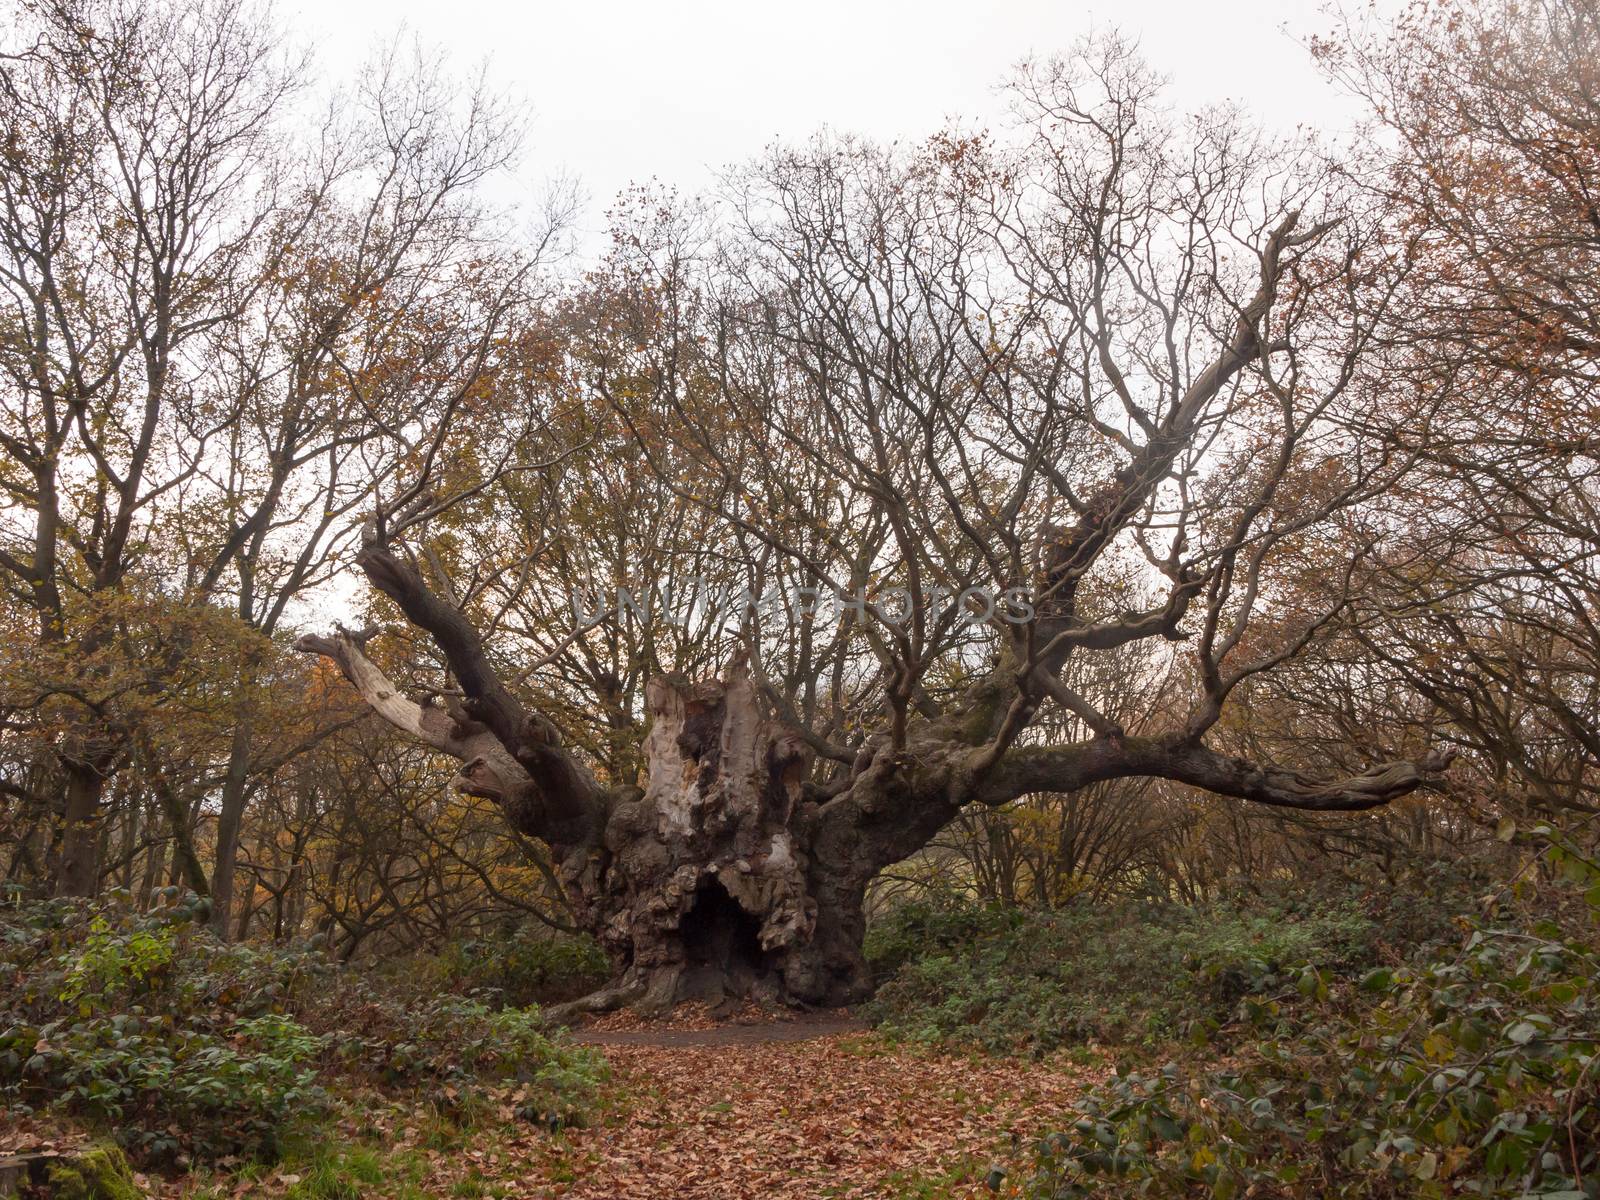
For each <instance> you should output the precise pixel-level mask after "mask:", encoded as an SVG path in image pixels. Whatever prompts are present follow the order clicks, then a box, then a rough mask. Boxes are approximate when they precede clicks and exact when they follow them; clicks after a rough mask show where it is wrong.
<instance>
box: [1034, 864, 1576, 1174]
mask: <svg viewBox="0 0 1600 1200" xmlns="http://www.w3.org/2000/svg"><path fill="white" fill-rule="evenodd" d="M1549 858H1550V861H1551V863H1552V864H1553V865H1556V866H1558V867H1559V868H1560V869H1561V870H1562V871H1563V872H1564V873H1565V874H1566V875H1567V876H1568V878H1569V879H1571V880H1572V881H1573V882H1576V883H1578V884H1579V885H1580V887H1581V888H1582V889H1587V901H1588V906H1585V905H1580V904H1578V903H1576V902H1575V900H1574V896H1573V894H1572V893H1571V892H1570V891H1563V890H1561V889H1555V890H1554V892H1553V893H1552V889H1550V888H1548V887H1546V888H1544V889H1538V890H1536V891H1535V892H1534V894H1533V898H1532V899H1531V900H1528V899H1525V900H1524V901H1523V902H1522V903H1521V904H1519V905H1516V906H1512V907H1509V908H1508V909H1507V910H1506V911H1503V912H1500V913H1498V914H1495V915H1493V916H1492V917H1491V919H1487V920H1481V919H1480V920H1475V921H1471V922H1466V921H1465V918H1464V917H1463V918H1462V919H1463V921H1464V923H1469V924H1471V925H1472V928H1471V931H1470V933H1468V934H1467V935H1466V937H1465V940H1464V942H1463V941H1461V940H1459V939H1458V940H1457V942H1456V944H1455V945H1454V946H1453V947H1450V948H1448V949H1444V948H1440V947H1438V946H1435V947H1432V948H1431V949H1429V948H1424V949H1423V950H1422V951H1421V952H1419V953H1418V954H1416V956H1415V957H1414V959H1413V961H1412V962H1410V963H1404V964H1400V965H1397V966H1380V967H1374V968H1372V969H1371V970H1369V971H1368V972H1366V973H1365V974H1364V976H1363V977H1362V978H1361V979H1360V980H1359V982H1348V983H1343V984H1341V983H1338V982H1337V981H1334V986H1332V987H1330V986H1328V985H1329V980H1328V979H1327V978H1325V977H1323V976H1321V975H1320V974H1319V973H1315V972H1312V973H1311V974H1310V975H1307V974H1305V973H1304V972H1302V973H1300V974H1299V975H1298V976H1297V977H1296V979H1295V981H1294V982H1295V984H1296V986H1292V987H1284V988H1281V989H1279V990H1276V991H1265V992H1262V993H1260V994H1257V995H1254V996H1250V997H1247V998H1245V999H1244V1000H1242V1001H1241V1002H1240V1004H1239V1005H1238V1007H1237V1009H1236V1011H1235V1013H1234V1014H1233V1017H1234V1023H1233V1024H1232V1025H1231V1026H1230V1027H1229V1028H1228V1029H1227V1030H1225V1032H1226V1034H1227V1035H1228V1036H1227V1049H1228V1050H1229V1052H1230V1057H1229V1066H1228V1067H1227V1068H1226V1069H1219V1068H1217V1067H1216V1066H1214V1065H1213V1066H1208V1065H1206V1064H1205V1063H1203V1062H1201V1063H1191V1064H1180V1063H1169V1064H1168V1065H1166V1066H1165V1067H1163V1068H1162V1069H1160V1070H1159V1071H1155V1072H1151V1073H1143V1074H1141V1073H1131V1072H1123V1073H1119V1074H1118V1075H1117V1076H1116V1077H1115V1078H1113V1079H1112V1080H1110V1081H1109V1082H1108V1083H1107V1084H1105V1085H1104V1086H1103V1087H1101V1088H1099V1089H1097V1090H1095V1091H1094V1092H1092V1093H1091V1094H1090V1095H1089V1096H1088V1097H1086V1099H1085V1101H1084V1103H1083V1104H1082V1106H1081V1113H1082V1116H1081V1118H1080V1119H1079V1120H1078V1121H1077V1122H1076V1123H1075V1124H1074V1125H1073V1126H1072V1127H1071V1128H1069V1129H1066V1130H1062V1131H1060V1132H1058V1133H1055V1134H1052V1135H1051V1136H1049V1137H1047V1138H1045V1139H1044V1140H1043V1142H1042V1143H1041V1144H1040V1146H1039V1150H1038V1153H1037V1160H1036V1163H1035V1172H1034V1175H1033V1178H1032V1181H1031V1185H1030V1192H1031V1194H1032V1195H1034V1196H1038V1197H1052V1198H1062V1197H1083V1196H1091V1195H1092V1196H1097V1197H1101V1196H1104V1197H1115V1196H1121V1195H1127V1196H1134V1195H1137V1196H1153V1197H1179V1196H1196V1195H1204V1196H1213V1197H1222V1198H1224V1200H1226V1198H1228V1197H1234V1196H1246V1195H1248V1196H1263V1197H1306V1198H1308V1200H1309V1198H1312V1197H1319V1198H1320V1197H1350V1198H1352V1200H1354V1198H1356V1197H1369V1196H1371V1197H1384V1196H1408V1197H1444V1196H1458V1195H1459V1196H1488V1197H1529V1198H1531V1197H1536V1196H1537V1197H1545V1198H1547V1200H1555V1198H1557V1197H1559V1198H1561V1200H1585V1198H1588V1200H1593V1198H1594V1197H1597V1196H1600V1108H1597V1104H1596V1101H1597V1097H1600V1088H1597V1078H1600V953H1597V951H1596V940H1597V939H1596V917H1597V916H1600V864H1596V863H1595V862H1594V861H1593V860H1592V859H1590V858H1587V857H1586V856H1584V855H1582V854H1579V853H1577V852H1576V851H1575V850H1573V849H1572V848H1571V847H1570V846H1564V845H1562V844H1559V843H1557V844H1552V845H1551V846H1550V847H1549ZM1589 906H1592V908H1593V910H1595V911H1594V912H1591V911H1590V907H1589ZM1308 981H1309V984H1308Z"/></svg>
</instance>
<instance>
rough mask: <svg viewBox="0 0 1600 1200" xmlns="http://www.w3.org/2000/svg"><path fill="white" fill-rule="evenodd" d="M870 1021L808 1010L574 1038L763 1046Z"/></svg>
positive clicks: (861, 1028)
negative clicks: (781, 1016)
mask: <svg viewBox="0 0 1600 1200" xmlns="http://www.w3.org/2000/svg"><path fill="white" fill-rule="evenodd" d="M866 1029H867V1023H866V1022H865V1021H862V1020H859V1019H857V1018H855V1017H839V1016H834V1015H833V1014H832V1013H806V1014H802V1015H799V1016H795V1017H791V1018H789V1019H787V1020H783V1021H735V1022H730V1023H728V1024H724V1025H713V1026H711V1027H710V1028H706V1029H681V1028H664V1027H660V1026H646V1027H644V1028H640V1029H600V1028H594V1027H590V1028H587V1029H576V1030H574V1031H573V1033H572V1039H573V1040H574V1041H577V1042H583V1043H585V1044H587V1045H591V1046H659V1047H663V1048H671V1047H684V1046H763V1045H770V1044H772V1043H774V1042H808V1041H811V1040H812V1039H814V1038H821V1037H832V1036H834V1035H836V1034H842V1033H864V1032H865V1031H866Z"/></svg>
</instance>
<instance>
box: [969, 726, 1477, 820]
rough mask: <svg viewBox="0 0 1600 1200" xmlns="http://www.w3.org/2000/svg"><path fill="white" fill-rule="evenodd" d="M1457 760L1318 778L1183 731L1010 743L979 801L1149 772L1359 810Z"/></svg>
mask: <svg viewBox="0 0 1600 1200" xmlns="http://www.w3.org/2000/svg"><path fill="white" fill-rule="evenodd" d="M1454 757H1455V754H1454V751H1452V750H1446V751H1435V752H1432V753H1429V754H1428V755H1426V756H1424V757H1423V758H1421V759H1419V760H1416V761H1399V762H1389V763H1380V764H1377V765H1375V766H1373V767H1371V768H1369V769H1368V770H1366V771H1363V772H1361V773H1360V774H1359V775H1351V776H1347V777H1345V778H1343V779H1317V778H1313V777H1310V776H1307V775H1303V774H1301V773H1300V772H1298V771H1291V770H1288V769H1287V768H1284V767H1278V766H1273V765H1271V764H1262V763H1253V762H1250V761H1248V760H1246V759H1242V758H1235V757H1234V756H1232V755H1229V754H1221V753H1218V752H1217V751H1215V750H1212V749H1211V748H1210V747H1208V746H1206V745H1205V744H1204V743H1202V742H1198V741H1192V740H1189V739H1187V738H1185V737H1182V736H1180V735H1168V736H1157V737H1109V738H1096V739H1095V740H1093V741H1090V742H1085V743H1082V744H1079V745H1073V746H1051V747H1017V748H1015V749H1014V750H1013V751H1012V753H1011V754H1009V755H1008V756H1007V757H1006V758H1005V759H1004V760H1002V762H1001V763H1000V765H999V766H998V767H997V768H996V769H995V770H994V771H992V772H991V773H990V774H988V775H987V776H986V777H985V778H984V779H983V781H982V783H981V785H980V787H979V791H978V795H977V798H978V799H980V800H982V801H984V802H985V803H989V804H1003V803H1005V802H1006V801H1007V800H1012V799H1015V798H1016V797H1018V796H1022V795H1026V794H1028V793H1030V792H1071V791H1076V790H1078V789H1079V788H1082V787H1086V786H1088V785H1089V784H1091V783H1098V782H1101V781H1104V780H1108V779H1124V778H1129V777H1133V776H1146V777H1150V778H1155V779H1170V780H1172V781H1173V782H1175V783H1185V784H1189V785H1190V786H1192V787H1197V788H1203V789H1205V790H1206V791H1208V792H1214V793H1216V794H1217V795H1221V796H1233V797H1236V798H1238V799H1241V800H1251V801H1254V802H1255V803H1257V804H1266V805H1270V806H1272V807H1274V808H1293V809H1300V810H1303V811H1309V812H1360V811H1363V810H1365V809H1369V808H1379V807H1382V806H1383V805H1385V804H1389V803H1391V802H1393V801H1395V800H1398V799H1400V798H1401V797H1402V796H1407V795H1410V794H1411V793H1412V792H1414V791H1416V790H1417V789H1418V788H1420V787H1422V786H1423V785H1424V784H1426V783H1429V782H1430V781H1431V780H1434V779H1436V778H1437V777H1438V776H1439V775H1440V774H1441V773H1442V772H1443V771H1444V770H1445V768H1446V767H1448V766H1449V765H1450V762H1451V760H1452V759H1453V758H1454Z"/></svg>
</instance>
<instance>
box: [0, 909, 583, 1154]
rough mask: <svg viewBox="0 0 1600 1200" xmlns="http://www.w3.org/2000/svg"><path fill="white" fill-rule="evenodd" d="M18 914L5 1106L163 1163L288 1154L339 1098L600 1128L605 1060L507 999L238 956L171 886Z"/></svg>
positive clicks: (4, 963) (10, 924) (8, 1004)
mask: <svg viewBox="0 0 1600 1200" xmlns="http://www.w3.org/2000/svg"><path fill="white" fill-rule="evenodd" d="M162 900H163V903H161V904H160V905H159V906H158V907H157V908H155V909H154V910H152V911H149V912H137V911H135V910H133V909H132V908H130V907H129V906H128V905H127V903H126V898H125V897H119V896H111V897H108V898H107V899H106V900H104V901H101V902H96V903H86V902H82V901H66V900H52V901H43V902H33V903H12V904H8V905H3V906H0V1104H4V1105H5V1106H6V1107H9V1108H11V1109H13V1110H21V1111H29V1110H33V1109H41V1108H44V1109H53V1110H58V1111H63V1112H67V1113H71V1114H74V1115H76V1116H79V1117H81V1118H84V1119H87V1120H88V1121H90V1122H91V1123H99V1124H104V1125H106V1126H110V1127H112V1128H113V1129H114V1131H115V1133H116V1136H117V1138H118V1140H119V1141H120V1142H121V1143H122V1144H123V1145H124V1146H125V1147H126V1148H127V1149H128V1150H129V1151H131V1152H132V1153H134V1154H136V1155H137V1156H139V1157H140V1158H142V1159H145V1160H147V1161H161V1160H173V1161H177V1160H182V1159H184V1158H213V1157H219V1156H223V1155H231V1154H238V1155H243V1156H248V1157H256V1158H266V1159H270V1158H271V1157H273V1156H274V1155H275V1154H276V1153H277V1152H278V1151H279V1149H280V1146H281V1144H282V1143H283V1141H284V1140H285V1139H286V1138H288V1137H290V1136H292V1135H294V1134H296V1133H297V1132H299V1131H302V1130H304V1129H306V1128H308V1127H311V1126H313V1125H315V1124H316V1123H317V1122H318V1121H320V1120H322V1119H324V1118H325V1117H326V1116H327V1114H328V1111H329V1108H330V1106H331V1105H333V1104H335V1103H336V1102H337V1094H336V1093H338V1092H341V1091H350V1090H353V1089H360V1088H364V1087H379V1088H383V1089H386V1090H389V1091H397V1090H408V1089H409V1090H411V1091H413V1092H416V1093H418V1094H424V1093H425V1094H427V1095H428V1096H429V1097H430V1098H433V1099H435V1100H438V1099H440V1098H445V1099H447V1100H451V1101H454V1102H456V1103H459V1104H463V1105H465V1104H470V1103H471V1102H472V1100H473V1099H474V1097H475V1095H476V1093H477V1092H478V1091H479V1090H480V1089H482V1088H484V1087H487V1086H496V1085H516V1089H515V1090H516V1104H517V1105H518V1107H519V1110H520V1111H522V1112H523V1114H524V1115H525V1116H527V1117H529V1118H530V1119H538V1120H540V1121H541V1122H544V1123H547V1124H549V1125H551V1126H552V1127H553V1126H556V1125H560V1124H565V1123H571V1122H575V1121H579V1120H581V1119H582V1115H583V1112H584V1110H585V1108H586V1107H587V1104H588V1102H589V1099H590V1096H591V1094H592V1091H593V1089H594V1086H595V1085H596V1083H597V1082H598V1080H599V1078H600V1076H601V1074H602V1073H603V1070H604V1063H603V1060H601V1059H600V1058H599V1057H598V1056H597V1055H594V1054H593V1053H592V1052H589V1051H585V1050H582V1049H580V1048H577V1047H574V1046H571V1045H570V1044H567V1043H565V1042H562V1041H559V1040H556V1039H552V1038H550V1037H548V1036H546V1035H545V1033H544V1032H543V1031H542V1030H541V1029H540V1027H539V1019H538V1014H537V1012H536V1011H531V1010H524V1009H514V1008H502V1007H500V1006H499V1004H498V1003H497V1002H496V997H495V996H493V995H483V996H480V995H445V996H434V995H427V994H418V993H414V992H413V993H409V994H408V993H406V992H405V991H403V990H400V989H396V988H385V987H382V986H380V985H378V984H376V983H374V981H373V980H372V979H370V978H369V977H367V976H365V975H363V974H362V973H361V972H359V971H356V970H353V969H350V968H345V967H340V966H338V965H336V964H334V963H332V962H330V961H329V960H328V959H327V958H326V956H324V955H323V954H322V953H320V952H319V951H317V950H315V949H310V948H299V949H281V948H263V947H255V946H239V945H233V946H228V945H223V944H221V943H219V942H217V941H216V940H215V939H214V938H213V937H212V936H211V935H210V934H209V932H207V931H206V930H205V928H204V922H205V915H206V909H205V902H204V901H203V900H199V899H197V898H195V897H193V896H189V895H181V894H179V893H178V892H177V891H176V890H168V891H167V892H165V893H163V895H162Z"/></svg>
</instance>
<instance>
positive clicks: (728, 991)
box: [679, 879, 772, 1002]
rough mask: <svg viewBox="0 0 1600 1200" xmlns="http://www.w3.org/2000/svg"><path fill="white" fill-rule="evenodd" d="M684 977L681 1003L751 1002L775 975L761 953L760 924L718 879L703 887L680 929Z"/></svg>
mask: <svg viewBox="0 0 1600 1200" xmlns="http://www.w3.org/2000/svg"><path fill="white" fill-rule="evenodd" d="M679 929H680V930H681V932H682V937H683V956H684V974H683V982H682V984H681V986H680V990H679V998H680V999H702V1000H710V1001H713V1002H715V1001H717V1000H720V999H723V998H725V997H734V996H747V995H749V994H750V991H751V988H752V987H753V986H754V985H755V983H756V982H757V981H758V980H759V979H761V978H762V977H763V976H765V975H766V974H768V972H769V971H770V970H771V966H772V964H771V962H770V959H769V956H768V954H767V952H766V951H765V950H763V949H762V948H761V922H760V921H758V920H757V919H756V918H755V917H754V916H752V915H751V914H750V913H748V912H746V911H745V910H744V908H743V906H742V905H740V903H739V902H738V901H737V900H735V899H734V898H733V897H732V896H730V895H728V893H727V891H726V889H724V888H723V886H722V885H721V884H720V883H718V882H717V881H716V880H714V879H708V880H706V881H705V882H704V883H702V884H701V885H700V887H699V890H697V891H696V892H695V897H694V903H693V904H692V905H690V907H689V911H688V912H686V913H684V915H683V919H682V922H681V923H680V925H679Z"/></svg>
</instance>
